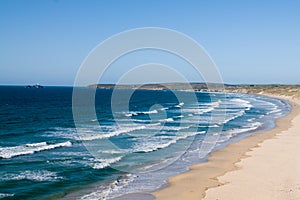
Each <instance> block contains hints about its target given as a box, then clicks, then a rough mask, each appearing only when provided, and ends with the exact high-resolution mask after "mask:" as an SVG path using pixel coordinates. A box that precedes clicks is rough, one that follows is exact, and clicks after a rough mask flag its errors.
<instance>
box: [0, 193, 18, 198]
mask: <svg viewBox="0 0 300 200" xmlns="http://www.w3.org/2000/svg"><path fill="white" fill-rule="evenodd" d="M13 196H15V194H8V193H0V199H3V198H5V197H13Z"/></svg>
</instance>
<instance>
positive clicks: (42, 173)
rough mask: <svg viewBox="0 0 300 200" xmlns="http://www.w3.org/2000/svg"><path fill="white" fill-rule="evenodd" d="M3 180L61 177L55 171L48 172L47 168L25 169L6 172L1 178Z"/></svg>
mask: <svg viewBox="0 0 300 200" xmlns="http://www.w3.org/2000/svg"><path fill="white" fill-rule="evenodd" d="M1 179H2V180H4V181H12V180H31V181H41V182H42V181H57V180H60V179H63V177H61V176H58V175H57V173H55V172H50V171H47V170H37V171H30V170H26V171H23V172H20V173H17V174H16V173H8V174H5V175H3V176H2V178H1Z"/></svg>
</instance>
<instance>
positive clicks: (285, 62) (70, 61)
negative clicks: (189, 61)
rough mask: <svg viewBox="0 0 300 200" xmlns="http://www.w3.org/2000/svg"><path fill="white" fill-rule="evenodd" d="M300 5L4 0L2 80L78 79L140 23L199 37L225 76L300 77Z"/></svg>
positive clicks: (238, 79)
mask: <svg viewBox="0 0 300 200" xmlns="http://www.w3.org/2000/svg"><path fill="white" fill-rule="evenodd" d="M299 10H300V1H297V0H286V1H283V0H281V1H277V0H252V1H240V0H236V1H233V0H226V1H224V0H210V1H207V0H196V1H188V0H187V1H182V0H181V1H176V0H164V1H161V0H151V1H150V0H148V1H146V0H126V1H125V0H99V1H92V0H26V1H24V0H19V1H17V0H0V84H4V85H27V84H34V83H40V84H42V85H69V86H70V85H73V83H74V80H75V77H76V73H77V71H78V69H79V67H80V65H81V64H82V62H83V61H84V59H85V58H86V57H87V55H88V54H89V53H90V51H91V50H92V49H93V48H95V46H97V45H98V44H99V43H100V42H102V41H104V40H105V39H107V38H109V37H111V36H112V35H115V34H117V33H119V32H122V31H126V30H129V29H134V28H141V27H162V28H168V29H173V30H176V31H179V32H182V33H184V34H186V35H188V36H189V37H191V38H193V39H194V40H195V41H197V42H198V43H199V44H200V45H202V47H203V48H204V49H205V50H206V51H207V52H208V54H209V55H210V56H211V58H212V59H213V60H214V62H215V63H216V65H217V67H218V69H219V71H220V74H221V76H222V79H223V81H224V82H225V83H232V84H270V83H280V84H300V78H299V75H300V64H299V63H300V12H299ZM148 56H149V55H148ZM179 63H180V62H179ZM177 64H178V63H177ZM118 67H120V68H122V65H120V66H118ZM118 67H116V68H115V71H114V70H111V74H110V75H107V77H106V79H105V81H106V82H114V81H116V80H117V78H116V77H114V76H113V74H114V72H117V71H119V70H118ZM185 67H186V66H185ZM182 68H183V69H182V70H183V71H189V70H190V69H189V67H186V68H184V67H183V66H182ZM189 74H193V73H192V72H191V73H186V75H187V76H189ZM188 78H190V80H192V81H197V79H195V77H192V76H191V77H188Z"/></svg>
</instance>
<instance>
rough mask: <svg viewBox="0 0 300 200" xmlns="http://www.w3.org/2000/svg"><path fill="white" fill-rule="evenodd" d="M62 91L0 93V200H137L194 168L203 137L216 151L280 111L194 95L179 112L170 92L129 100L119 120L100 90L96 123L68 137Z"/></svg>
mask: <svg viewBox="0 0 300 200" xmlns="http://www.w3.org/2000/svg"><path fill="white" fill-rule="evenodd" d="M72 90H73V88H71V87H45V88H41V89H35V88H24V87H15V86H1V87H0V138H1V139H0V166H1V168H0V198H2V199H59V198H65V199H110V198H114V197H118V196H122V195H124V194H128V193H136V192H143V193H147V192H150V191H152V190H154V189H157V188H159V187H162V186H163V185H164V184H165V180H166V179H167V178H168V177H170V176H172V175H174V174H176V173H179V172H182V171H185V170H187V167H188V166H189V165H191V164H193V163H197V162H199V161H203V160H204V159H205V155H207V153H209V152H204V153H203V149H202V147H203V143H204V142H207V141H208V140H207V136H208V132H209V131H210V132H211V133H213V134H212V137H211V138H213V139H214V140H215V144H214V145H213V149H216V148H221V147H222V146H223V145H225V144H226V143H229V142H231V141H233V140H234V139H236V138H240V137H244V136H246V135H249V134H253V133H255V132H258V131H260V130H264V129H268V128H271V127H272V126H274V120H275V119H276V118H279V117H282V116H284V115H285V114H286V113H288V112H289V109H290V108H289V105H288V104H287V103H285V102H283V101H281V100H278V99H270V98H266V97H262V96H254V95H243V94H226V95H224V94H217V93H211V94H209V93H196V96H197V102H189V101H185V102H182V101H178V99H177V98H176V96H175V95H174V94H173V93H172V92H170V91H143V90H138V91H135V92H134V93H133V95H132V97H131V99H130V102H129V110H126V109H123V108H124V107H123V106H122V104H124V103H126V102H123V101H122V99H120V101H118V102H117V104H114V106H116V107H117V108H116V109H115V110H116V111H114V112H112V108H111V107H112V105H111V94H112V90H104V89H103V90H97V94H96V98H95V100H96V104H95V105H96V106H95V110H96V113H97V119H92V118H88V117H83V118H82V120H83V122H82V123H81V124H80V125H81V126H80V128H78V127H77V129H76V127H75V124H74V120H73V114H72ZM83 90H88V89H83ZM124 91H125V90H124ZM125 92H126V91H125ZM178 92H179V93H180V95H182V96H186V97H188V96H189V95H190V92H184V91H181V92H180V91H178ZM212 96H213V98H212ZM186 99H189V98H186ZM118 108H119V109H118ZM224 112H226V115H225V116H222V117H212V113H214V114H215V116H218V114H219V115H221V114H222V113H224ZM214 134H215V135H216V136H213V135H214ZM203 141H204V142H203ZM207 143H209V142H207ZM108 144H109V145H108ZM111 144H113V145H111ZM112 147H113V148H112ZM213 149H211V148H208V149H206V150H208V151H211V150H213ZM199 151H201V153H202V154H203V155H202V156H199ZM95 152H97V153H96V154H95ZM170 163H173V164H172V165H169V164H170ZM125 198H126V197H125Z"/></svg>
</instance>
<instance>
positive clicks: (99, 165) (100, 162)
mask: <svg viewBox="0 0 300 200" xmlns="http://www.w3.org/2000/svg"><path fill="white" fill-rule="evenodd" d="M122 158H123V157H122V156H119V157H115V158H107V159H100V158H96V159H93V161H96V163H94V164H93V165H92V168H94V169H103V168H106V167H109V166H110V165H111V164H113V163H116V162H119V161H120V160H121V159H122Z"/></svg>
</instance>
